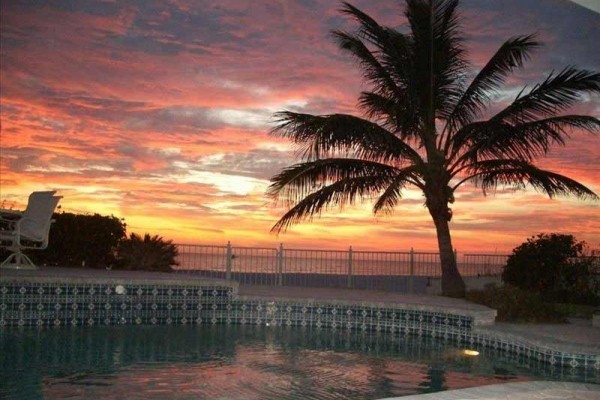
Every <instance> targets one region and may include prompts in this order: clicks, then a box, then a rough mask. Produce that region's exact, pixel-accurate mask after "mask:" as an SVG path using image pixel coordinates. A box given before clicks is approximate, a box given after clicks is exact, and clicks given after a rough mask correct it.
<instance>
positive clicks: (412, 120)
mask: <svg viewBox="0 0 600 400" xmlns="http://www.w3.org/2000/svg"><path fill="white" fill-rule="evenodd" d="M400 100H401V101H399V99H398V98H397V97H387V96H383V95H380V94H377V93H373V92H362V93H361V95H360V97H359V99H358V104H359V107H360V108H362V109H363V110H365V112H366V114H367V117H368V118H377V119H378V120H379V121H381V122H380V123H381V126H383V127H385V128H386V129H388V130H390V131H391V132H394V133H395V134H396V135H398V136H399V137H400V139H401V140H408V139H412V138H415V137H418V135H419V127H420V121H419V117H418V113H416V112H415V109H414V105H413V104H412V103H411V101H410V99H409V98H408V96H407V97H403V98H401V99H400Z"/></svg>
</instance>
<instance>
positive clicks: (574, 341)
mask: <svg viewBox="0 0 600 400" xmlns="http://www.w3.org/2000/svg"><path fill="white" fill-rule="evenodd" d="M27 280H32V281H33V280H35V281H48V282H49V281H56V280H61V281H66V282H77V281H83V280H85V281H97V282H112V283H115V284H117V283H131V282H145V283H156V282H160V283H161V284H172V285H183V284H184V283H188V284H189V283H190V282H207V283H208V282H210V283H212V284H214V283H218V284H223V285H226V286H229V287H231V288H232V289H233V292H234V294H236V295H237V296H238V297H240V298H242V299H260V300H267V301H270V300H271V299H272V300H280V299H289V300H294V301H295V300H299V301H300V300H301V301H304V302H311V301H314V302H330V303H340V304H343V303H350V302H352V303H357V304H384V305H388V304H389V305H398V304H402V305H408V306H410V307H411V308H414V309H420V310H440V311H446V312H450V311H453V310H456V311H460V312H462V313H464V314H469V315H472V316H473V317H474V318H475V319H477V318H478V317H479V318H480V319H479V320H480V321H484V323H479V324H478V323H476V324H475V326H474V327H473V330H474V331H475V332H480V333H482V334H487V335H492V336H496V337H504V338H510V339H514V340H515V341H519V342H526V343H531V344H535V345H537V346H542V347H547V348H551V349H553V350H557V351H564V352H580V353H587V354H594V355H596V356H597V357H600V328H594V327H592V324H591V321H590V320H571V321H570V323H569V324H508V323H495V324H494V323H493V316H495V311H494V310H491V309H489V308H487V307H484V306H480V305H477V304H473V303H469V302H467V301H464V300H460V299H453V298H446V297H441V296H429V295H418V296H416V295H405V294H398V293H390V292H379V291H368V290H351V289H330V288H305V287H282V286H248V285H238V284H237V283H236V282H228V281H223V280H219V279H212V278H204V277H195V276H190V275H184V274H172V273H151V272H136V271H107V270H94V269H70V268H40V269H39V270H35V271H31V270H0V282H10V281H15V282H16V281H27ZM490 318H491V321H490V320H489V319H490ZM486 321H487V322H491V323H485V322H486ZM596 365H598V364H596ZM596 371H597V373H600V369H596ZM398 399H400V398H398ZM401 399H403V400H404V399H406V400H413V399H415V400H417V399H419V400H441V399H446V400H457V399H484V400H495V399H517V400H525V399H574V400H588V399H589V400H592V399H600V385H593V384H577V383H570V382H553V381H532V382H520V383H507V384H502V385H491V386H482V387H476V388H469V389H461V390H452V391H445V392H438V393H432V394H425V395H417V396H408V397H402V398H401Z"/></svg>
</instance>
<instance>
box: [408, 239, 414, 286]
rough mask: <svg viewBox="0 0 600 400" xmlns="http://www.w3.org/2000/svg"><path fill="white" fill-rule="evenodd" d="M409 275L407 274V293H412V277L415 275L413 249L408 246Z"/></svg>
mask: <svg viewBox="0 0 600 400" xmlns="http://www.w3.org/2000/svg"><path fill="white" fill-rule="evenodd" d="M409 267H410V275H409V276H408V293H409V294H413V290H414V288H413V278H414V276H415V250H414V249H413V248H412V247H411V248H410V265H409Z"/></svg>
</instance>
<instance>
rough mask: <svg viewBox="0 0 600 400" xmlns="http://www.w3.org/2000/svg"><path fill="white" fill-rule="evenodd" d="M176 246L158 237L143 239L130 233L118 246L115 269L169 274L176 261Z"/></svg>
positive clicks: (147, 236) (176, 263)
mask: <svg viewBox="0 0 600 400" xmlns="http://www.w3.org/2000/svg"><path fill="white" fill-rule="evenodd" d="M177 255H178V250H177V246H176V245H175V244H173V242H172V241H171V240H164V239H163V238H162V237H160V236H158V235H154V236H150V234H148V233H146V234H145V235H144V237H141V236H140V235H137V234H135V233H132V234H131V235H130V236H129V238H128V239H125V240H123V241H122V242H121V243H120V244H119V248H118V257H119V263H118V264H117V267H118V268H120V269H127V270H144V271H161V272H171V271H172V270H173V269H172V268H171V267H172V266H173V265H179V263H178V262H177V261H176V257H177Z"/></svg>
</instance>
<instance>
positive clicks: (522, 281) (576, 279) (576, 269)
mask: <svg viewBox="0 0 600 400" xmlns="http://www.w3.org/2000/svg"><path fill="white" fill-rule="evenodd" d="M585 249H586V245H585V242H578V241H577V240H576V239H575V237H574V236H572V235H561V234H540V235H538V236H534V237H531V238H529V239H527V242H525V243H523V244H521V245H520V246H518V247H517V248H515V249H514V250H513V253H512V254H511V255H510V257H509V258H508V260H507V263H506V267H505V268H504V272H503V274H502V280H503V281H504V282H505V283H507V284H510V285H514V286H517V287H519V288H521V289H523V290H528V291H534V292H536V293H539V294H540V295H541V296H542V298H543V299H544V300H545V301H551V302H561V303H579V304H599V302H600V296H599V295H598V289H599V287H598V280H596V279H595V278H594V276H593V274H592V263H591V259H590V258H586V257H584V253H585Z"/></svg>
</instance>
